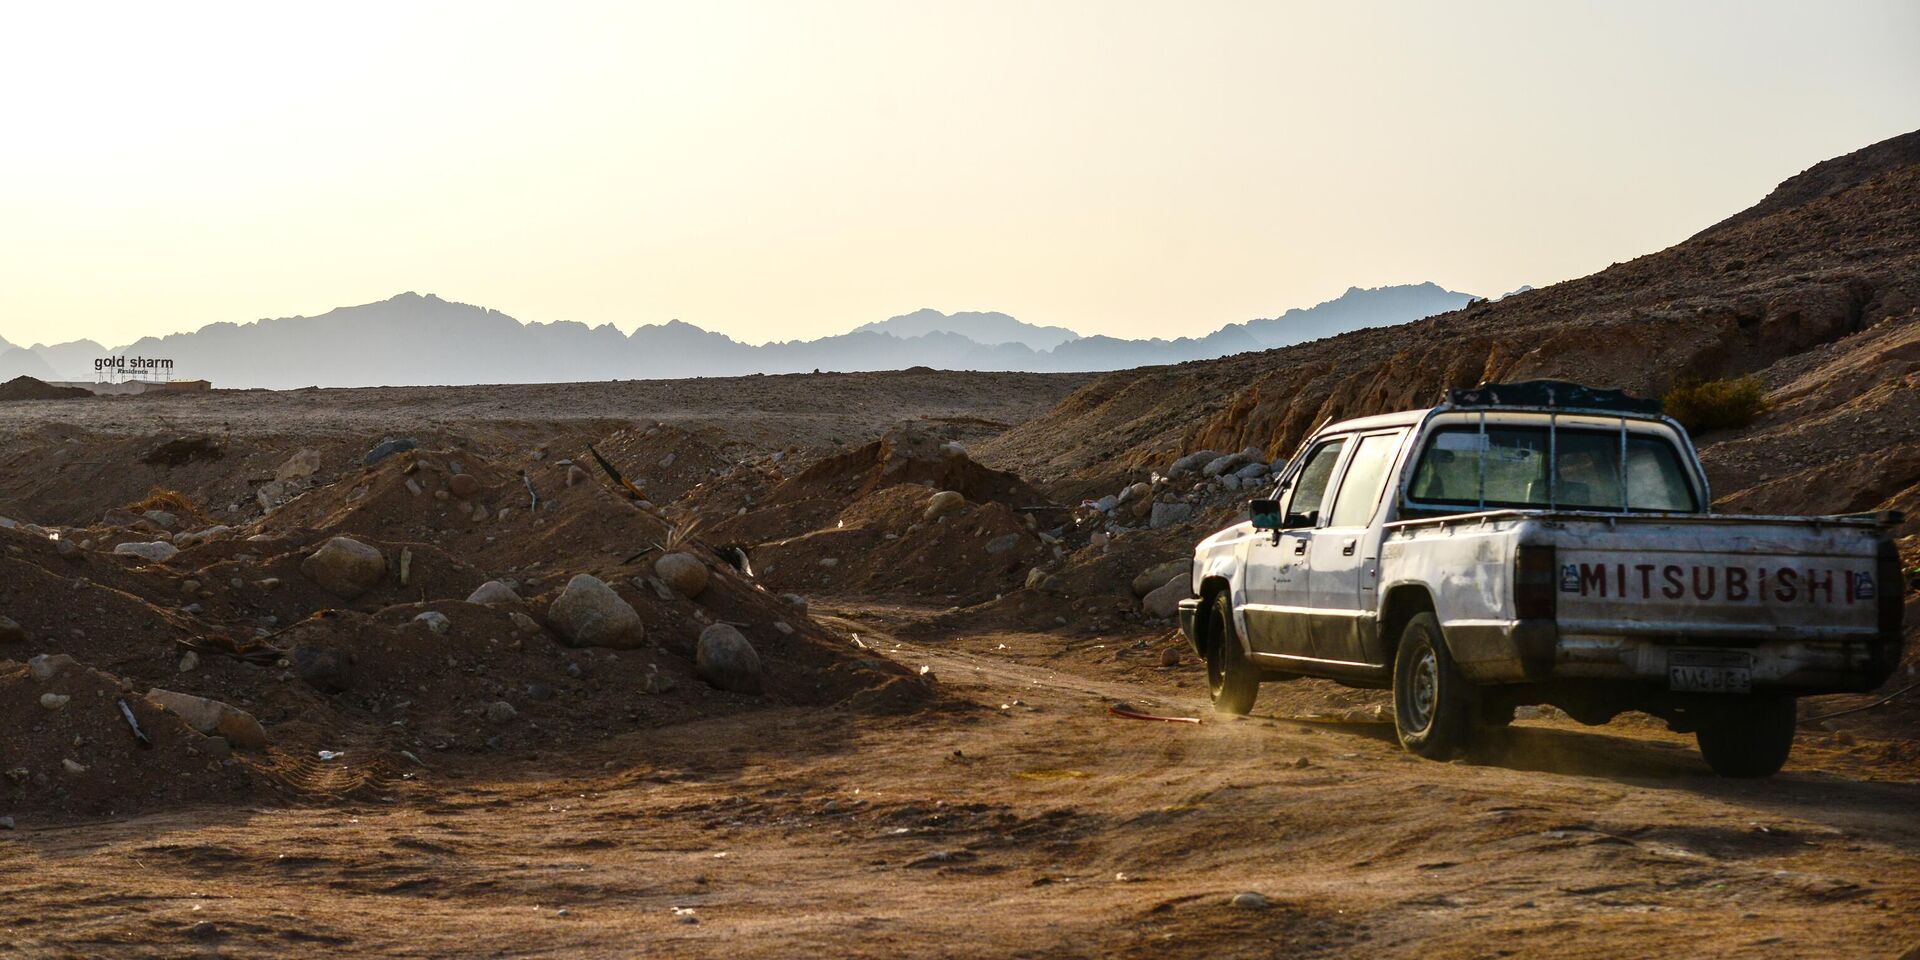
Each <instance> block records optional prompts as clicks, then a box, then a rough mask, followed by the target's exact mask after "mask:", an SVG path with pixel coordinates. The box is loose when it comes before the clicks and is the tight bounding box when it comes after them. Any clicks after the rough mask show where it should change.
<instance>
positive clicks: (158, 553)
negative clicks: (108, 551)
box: [113, 540, 180, 563]
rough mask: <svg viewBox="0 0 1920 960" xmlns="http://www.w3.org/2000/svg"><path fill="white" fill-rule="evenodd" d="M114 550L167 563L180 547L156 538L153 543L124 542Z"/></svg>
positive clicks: (151, 561)
mask: <svg viewBox="0 0 1920 960" xmlns="http://www.w3.org/2000/svg"><path fill="white" fill-rule="evenodd" d="M113 552H114V554H115V555H117V556H122V557H139V558H140V559H142V560H146V561H148V562H150V563H165V562H167V561H168V560H172V559H173V557H174V555H175V554H177V553H179V552H180V548H179V547H176V546H174V545H173V544H171V543H168V542H166V541H165V540H155V541H153V542H152V543H123V544H120V545H119V546H117V547H114V548H113Z"/></svg>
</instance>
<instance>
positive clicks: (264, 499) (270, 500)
mask: <svg viewBox="0 0 1920 960" xmlns="http://www.w3.org/2000/svg"><path fill="white" fill-rule="evenodd" d="M297 483H298V481H293V480H270V481H268V482H266V483H263V484H261V485H260V486H258V487H256V488H254V491H253V499H254V500H255V502H257V503H259V504H260V509H261V510H263V511H265V512H267V513H272V512H273V511H275V510H278V509H279V508H280V507H282V506H284V505H285V504H286V502H287V501H289V500H292V499H293V498H294V495H295V493H296V492H297V487H296V484H297Z"/></svg>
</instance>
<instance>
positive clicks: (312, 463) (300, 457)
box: [273, 447, 320, 483]
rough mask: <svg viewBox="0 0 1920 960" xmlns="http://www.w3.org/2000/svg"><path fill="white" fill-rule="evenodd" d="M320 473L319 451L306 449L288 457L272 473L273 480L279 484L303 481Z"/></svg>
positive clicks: (310, 448)
mask: <svg viewBox="0 0 1920 960" xmlns="http://www.w3.org/2000/svg"><path fill="white" fill-rule="evenodd" d="M319 472H320V451H318V450H315V449H313V448H312V447H308V448H306V449H304V450H301V451H300V452H298V453H295V454H294V455H293V456H291V457H288V458H287V459H286V460H285V461H283V462H282V463H281V464H280V469H278V470H275V471H274V472H273V479H275V480H278V481H279V482H281V483H287V482H289V481H293V480H305V479H306V478H308V477H311V476H313V475H314V474H316V473H319Z"/></svg>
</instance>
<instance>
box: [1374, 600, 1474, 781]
mask: <svg viewBox="0 0 1920 960" xmlns="http://www.w3.org/2000/svg"><path fill="white" fill-rule="evenodd" d="M1479 721H1480V698H1479V696H1478V692H1477V691H1475V690H1474V688H1473V685H1472V684H1469V683H1468V682H1466V681H1465V680H1462V679H1460V674H1459V672H1458V671H1456V670H1454V668H1453V656H1452V655H1451V654H1449V653H1448V652H1447V643H1446V640H1445V639H1443V638H1442V636H1441V633H1440V621H1439V619H1438V618H1436V617H1435V616H1434V615H1433V614H1431V613H1417V614H1414V616H1413V619H1411V620H1408V621H1407V626H1406V629H1405V630H1403V631H1401V633H1400V645H1399V647H1398V648H1396V649H1395V651H1394V655H1393V726H1394V730H1395V731H1396V732H1397V733H1399V735H1400V746H1402V747H1405V748H1406V749H1407V751H1408V752H1410V753H1415V754H1418V755H1420V756H1423V757H1426V758H1427V759H1429V760H1451V759H1453V758H1454V757H1457V756H1459V755H1461V754H1462V753H1465V752H1466V751H1467V749H1468V748H1469V747H1470V746H1472V743H1473V734H1474V728H1475V727H1476V726H1478V725H1479Z"/></svg>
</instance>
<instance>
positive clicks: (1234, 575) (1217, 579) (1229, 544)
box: [1180, 521, 1264, 656]
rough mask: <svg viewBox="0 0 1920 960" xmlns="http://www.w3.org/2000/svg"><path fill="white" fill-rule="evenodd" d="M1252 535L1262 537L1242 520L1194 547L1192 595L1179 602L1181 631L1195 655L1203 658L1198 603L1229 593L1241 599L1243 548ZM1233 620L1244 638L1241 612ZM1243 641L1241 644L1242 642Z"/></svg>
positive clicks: (1244, 626) (1244, 554)
mask: <svg viewBox="0 0 1920 960" xmlns="http://www.w3.org/2000/svg"><path fill="white" fill-rule="evenodd" d="M1255 536H1264V534H1260V533H1259V532H1258V531H1255V530H1254V529H1253V524H1252V523H1251V522H1250V521H1242V522H1240V523H1236V524H1234V525H1233V526H1231V527H1227V528H1226V529H1224V530H1221V531H1219V532H1217V533H1215V534H1213V535H1212V536H1210V537H1207V538H1206V539H1205V540H1202V541H1200V543H1199V544H1197V545H1196V546H1195V547H1194V548H1193V585H1192V591H1193V596H1191V597H1189V598H1187V599H1185V600H1182V601H1180V632H1181V634H1182V635H1184V636H1185V637H1186V638H1187V643H1188V644H1189V645H1191V646H1192V647H1193V651H1194V653H1196V654H1200V655H1203V656H1204V655H1205V654H1206V648H1205V646H1204V645H1203V644H1202V643H1201V639H1202V638H1201V636H1200V624H1199V615H1200V604H1201V602H1202V601H1204V600H1205V599H1206V598H1207V596H1208V595H1209V594H1211V593H1214V592H1217V591H1220V590H1223V589H1224V590H1228V591H1231V595H1232V596H1236V597H1238V596H1243V595H1244V593H1243V591H1242V589H1241V587H1242V586H1243V582H1242V576H1243V575H1242V573H1241V571H1242V570H1243V569H1244V568H1245V564H1244V563H1243V562H1242V561H1244V560H1245V559H1246V545H1247V543H1248V542H1249V541H1250V540H1251V539H1252V538H1253V537H1255ZM1230 615H1231V616H1232V617H1233V618H1234V624H1233V625H1234V632H1235V633H1236V634H1238V635H1239V636H1241V637H1245V636H1246V635H1247V630H1246V624H1245V623H1243V622H1241V613H1240V611H1239V610H1238V609H1235V610H1233V611H1232V612H1231V614H1230ZM1243 642H1244V641H1243Z"/></svg>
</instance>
